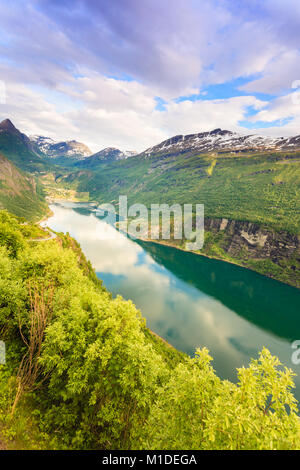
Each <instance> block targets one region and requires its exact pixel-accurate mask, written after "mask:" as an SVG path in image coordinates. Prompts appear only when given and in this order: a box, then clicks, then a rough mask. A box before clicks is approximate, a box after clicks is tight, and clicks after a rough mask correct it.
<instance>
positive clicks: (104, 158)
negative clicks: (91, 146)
mask: <svg viewBox="0 0 300 470" xmlns="http://www.w3.org/2000/svg"><path fill="white" fill-rule="evenodd" d="M136 155H137V152H133V151H127V152H122V151H121V150H119V149H116V148H114V147H107V148H105V149H104V150H101V151H100V152H97V153H94V154H93V155H91V156H90V157H88V158H85V160H83V161H81V162H78V163H77V164H76V166H79V167H84V168H93V167H96V166H98V165H99V164H101V163H110V162H115V161H118V160H124V159H126V158H130V157H134V156H136Z"/></svg>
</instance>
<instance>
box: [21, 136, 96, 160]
mask: <svg viewBox="0 0 300 470" xmlns="http://www.w3.org/2000/svg"><path fill="white" fill-rule="evenodd" d="M29 139H30V141H31V142H32V143H33V144H34V145H35V146H37V147H38V149H39V150H40V152H41V153H43V154H44V155H46V156H47V157H50V158H60V157H70V158H75V159H78V160H81V159H83V158H86V157H89V156H90V155H92V152H91V150H90V149H89V148H88V147H87V146H86V145H85V144H82V143H81V142H76V140H68V141H63V142H56V141H55V140H53V139H51V138H50V137H43V136H40V135H33V136H30V137H29Z"/></svg>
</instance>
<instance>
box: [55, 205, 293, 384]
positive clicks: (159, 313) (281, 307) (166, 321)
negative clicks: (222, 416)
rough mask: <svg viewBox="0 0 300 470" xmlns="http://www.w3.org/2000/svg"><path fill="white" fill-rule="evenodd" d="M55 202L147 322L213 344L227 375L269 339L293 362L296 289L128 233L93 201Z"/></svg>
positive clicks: (193, 342) (116, 289) (107, 277)
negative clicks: (137, 239) (96, 208)
mask: <svg viewBox="0 0 300 470" xmlns="http://www.w3.org/2000/svg"><path fill="white" fill-rule="evenodd" d="M51 209H52V210H53V212H54V215H53V217H51V219H49V220H48V221H47V224H48V225H49V226H50V227H52V228H53V229H54V230H57V231H63V232H70V234H71V235H72V236H74V237H75V238H76V239H77V240H78V241H79V243H80V244H81V246H82V249H83V250H84V252H85V254H86V256H87V258H88V259H90V260H91V262H92V264H93V266H94V268H95V269H96V271H97V274H98V275H99V277H101V278H102V279H103V281H104V284H105V285H106V287H107V288H108V289H109V290H110V291H111V292H112V293H113V294H114V295H116V294H121V295H123V297H125V298H126V299H132V300H133V301H134V303H135V304H136V305H137V306H138V308H140V309H141V311H142V313H143V316H144V317H145V318H146V319H147V324H148V326H149V327H150V328H151V329H152V330H153V331H155V332H156V333H158V334H159V335H160V336H162V337H163V338H165V339H166V340H167V341H169V342H170V343H171V344H173V345H174V346H175V347H176V348H178V349H180V350H182V351H185V352H187V353H189V354H193V353H194V350H195V348H196V347H199V346H207V347H208V348H209V349H210V351H211V353H212V356H213V357H214V366H215V368H216V370H217V372H218V373H219V375H220V376H221V377H223V378H229V379H235V368H236V367H240V366H241V365H247V364H248V362H249V359H250V357H253V356H255V355H256V354H257V351H258V350H260V349H261V348H262V347H263V346H266V347H268V348H269V349H270V350H271V352H272V353H273V354H276V355H278V356H279V357H280V359H281V360H282V361H283V362H285V364H286V365H287V366H289V367H292V364H291V361H290V358H291V352H292V349H291V346H290V342H291V341H292V340H294V339H300V320H299V318H298V314H299V312H300V309H299V307H300V293H299V291H298V290H297V289H293V288H291V287H289V286H286V285H284V284H281V283H278V282H276V281H272V280H271V279H267V278H265V277H263V276H260V275H258V274H256V273H254V272H251V271H248V270H245V269H242V268H239V267H237V266H234V265H230V264H228V263H223V262H219V261H216V260H210V259H207V258H204V257H200V256H196V255H193V254H191V253H185V252H181V251H178V250H175V249H172V248H170V247H166V246H161V245H158V244H154V243H145V242H138V243H137V242H134V241H132V240H129V239H128V238H126V237H125V236H124V235H123V234H120V233H118V232H117V231H116V230H115V229H114V228H113V227H111V226H109V225H107V224H105V223H104V222H103V221H101V220H100V219H98V218H97V217H96V216H95V213H93V212H91V207H90V206H89V205H88V204H80V205H79V204H72V203H64V204H59V205H52V206H51ZM294 367H295V370H296V372H297V366H294ZM297 383H299V388H300V382H299V379H297Z"/></svg>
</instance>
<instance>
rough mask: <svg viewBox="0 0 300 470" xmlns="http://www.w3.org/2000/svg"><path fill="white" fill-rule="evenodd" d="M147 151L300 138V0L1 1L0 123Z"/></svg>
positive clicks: (96, 148) (95, 146)
mask: <svg viewBox="0 0 300 470" xmlns="http://www.w3.org/2000/svg"><path fill="white" fill-rule="evenodd" d="M5 118H10V119H11V120H12V121H13V123H14V124H15V125H16V126H17V127H18V128H19V129H20V130H21V131H22V132H25V133H26V134H28V135H31V134H38V135H44V136H49V137H52V138H53V139H55V140H70V139H76V140H78V141H80V142H83V143H85V144H87V145H88V146H89V147H90V148H91V150H92V151H94V152H96V151H99V150H101V149H102V148H105V147H108V146H109V147H118V148H120V149H121V150H137V151H142V150H145V149H146V148H148V147H150V146H152V145H155V144H157V143H159V142H161V141H163V140H165V139H167V138H169V137H171V136H173V135H178V134H191V133H196V132H203V131H209V130H212V129H215V128H218V127H220V128H222V129H228V130H232V131H236V132H240V133H242V134H249V133H251V134H253V133H259V134H264V135H271V136H290V135H298V134H300V2H299V0H264V1H261V0H201V1H200V0H109V1H108V0H64V1H62V0H31V1H27V0H10V1H9V2H8V1H7V0H0V119H5Z"/></svg>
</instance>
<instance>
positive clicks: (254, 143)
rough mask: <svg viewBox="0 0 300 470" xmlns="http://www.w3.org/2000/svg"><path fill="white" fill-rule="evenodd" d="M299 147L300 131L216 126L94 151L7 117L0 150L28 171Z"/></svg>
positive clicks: (0, 134) (0, 128) (0, 135)
mask: <svg viewBox="0 0 300 470" xmlns="http://www.w3.org/2000/svg"><path fill="white" fill-rule="evenodd" d="M293 150H300V135H297V136H295V137H287V138H285V137H278V138H272V137H266V136H260V135H255V134H254V135H252V134H251V135H242V134H238V133H236V132H232V131H229V130H222V129H215V130H213V131H210V132H202V133H198V134H189V135H177V136H174V137H171V138H170V139H167V140H165V141H163V142H161V143H160V144H158V145H155V146H153V147H150V148H148V149H147V150H145V151H144V152H141V153H139V154H138V153H137V152H134V151H128V152H123V151H121V150H119V149H117V148H114V147H108V148H105V149H103V150H101V151H99V152H97V153H94V154H92V152H91V150H90V149H89V148H88V147H87V146H86V145H85V144H83V143H81V142H77V141H76V140H68V141H61V142H56V141H55V140H53V139H51V138H49V137H44V136H38V135H35V136H31V137H27V136H26V135H25V134H23V133H21V132H20V131H19V130H18V129H17V128H16V127H15V126H14V124H13V123H12V122H11V121H10V120H9V119H5V120H4V121H2V122H1V123H0V152H1V153H2V154H3V155H5V156H6V157H7V158H8V159H9V160H11V161H12V162H14V163H15V164H16V165H17V166H19V167H20V168H21V169H23V170H26V171H31V172H34V171H37V172H40V171H48V170H49V169H53V165H56V167H57V165H58V166H66V167H72V166H75V167H79V168H81V169H96V168H97V167H98V166H101V165H102V164H103V163H111V162H117V161H119V160H124V159H127V158H130V157H135V156H137V157H141V158H148V157H152V156H159V157H164V156H165V157H167V156H174V157H175V156H176V155H187V156H191V155H197V154H204V153H208V154H211V153H218V154H222V153H228V152H229V153H246V152H259V151H276V152H278V151H293Z"/></svg>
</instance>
